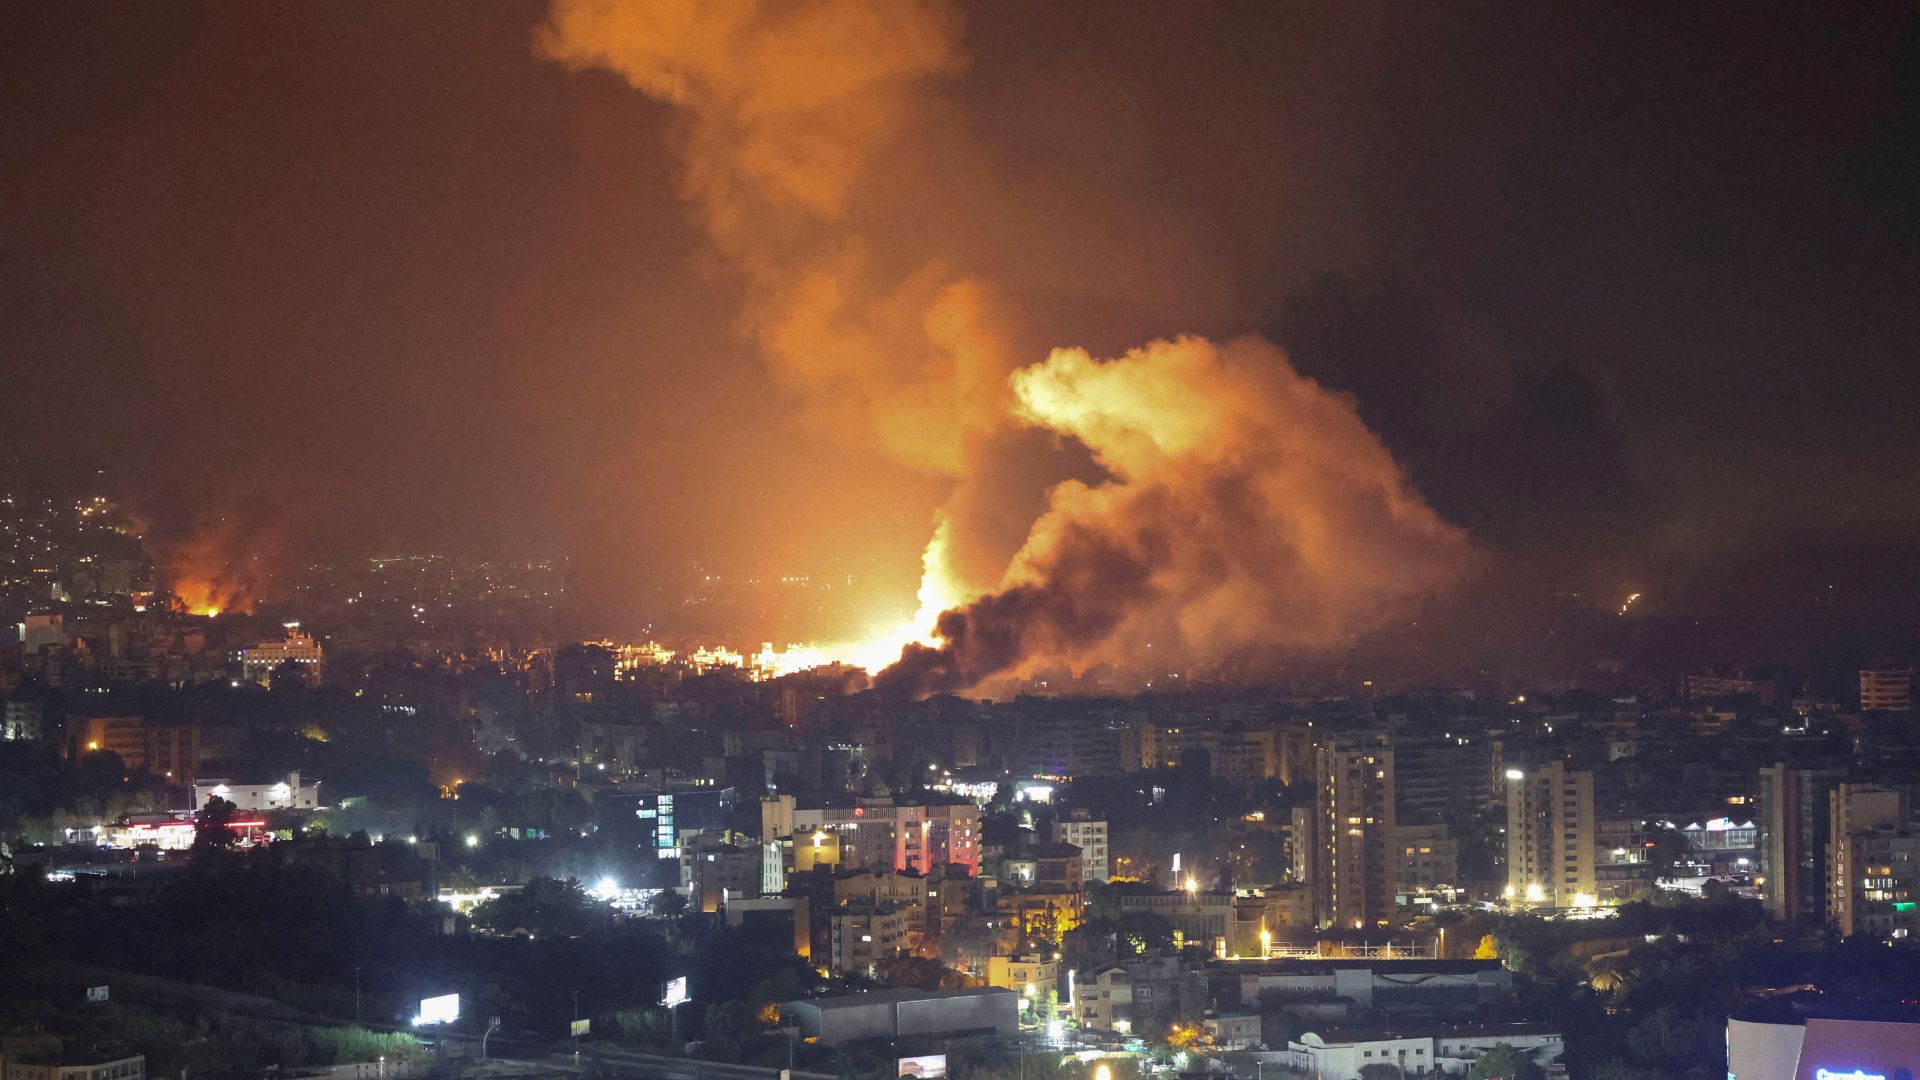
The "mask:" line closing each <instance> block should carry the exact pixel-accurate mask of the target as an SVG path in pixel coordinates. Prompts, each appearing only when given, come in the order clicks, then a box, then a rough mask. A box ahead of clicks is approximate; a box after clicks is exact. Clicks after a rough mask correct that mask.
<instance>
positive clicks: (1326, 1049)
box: [1287, 1024, 1566, 1080]
mask: <svg viewBox="0 0 1920 1080" xmlns="http://www.w3.org/2000/svg"><path fill="white" fill-rule="evenodd" d="M1496 1046H1510V1047H1512V1048H1513V1049H1515V1050H1518V1051H1520V1052H1521V1053H1522V1054H1524V1055H1526V1056H1527V1057H1528V1058H1529V1059H1530V1060H1531V1061H1533V1062H1534V1064H1536V1065H1540V1066H1543V1067H1544V1066H1546V1065H1548V1064H1551V1063H1553V1062H1554V1061H1556V1060H1558V1059H1559V1057H1560V1055H1561V1054H1563V1053H1565V1052H1566V1042H1565V1040H1564V1039H1563V1038H1562V1037H1561V1034H1560V1029H1559V1028H1557V1027H1554V1026H1552V1025H1550V1024H1507V1025H1504V1026H1494V1027H1484V1028H1425V1029H1421V1028H1412V1029H1407V1030H1404V1031H1390V1030H1381V1029H1374V1030H1367V1029H1349V1030H1343V1029H1334V1030H1327V1031H1318V1032H1315V1031H1309V1032H1307V1033H1305V1034H1303V1035H1301V1036H1300V1037H1299V1038H1298V1039H1294V1040H1290V1041H1289V1042H1288V1043H1287V1059H1288V1060H1287V1064H1288V1065H1289V1066H1290V1067H1292V1068H1294V1069H1298V1070H1300V1071H1302V1072H1305V1073H1307V1074H1308V1075H1310V1076H1313V1077H1315V1078H1316V1080H1360V1077H1361V1076H1362V1070H1364V1069H1366V1068H1367V1067H1368V1066H1370V1065H1386V1066H1392V1067H1395V1068H1397V1069H1399V1070H1400V1075H1404V1076H1421V1075H1425V1074H1427V1073H1434V1072H1439V1073H1446V1074H1449V1075H1455V1074H1464V1073H1466V1072H1467V1070H1469V1069H1471V1068H1472V1067H1473V1063H1474V1061H1475V1059H1477V1058H1479V1057H1480V1055H1482V1054H1484V1053H1486V1052H1487V1051H1489V1050H1491V1049H1493V1048H1494V1047H1496Z"/></svg>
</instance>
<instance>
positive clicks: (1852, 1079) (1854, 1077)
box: [1813, 1069, 1887, 1080]
mask: <svg viewBox="0 0 1920 1080" xmlns="http://www.w3.org/2000/svg"><path fill="white" fill-rule="evenodd" d="M1813 1080H1887V1078H1886V1076H1885V1075H1884V1074H1882V1073H1870V1072H1867V1071H1866V1070H1864V1069H1855V1070H1853V1071H1852V1072H1834V1071H1833V1070H1832V1069H1819V1070H1816V1071H1815V1072H1814V1074H1813Z"/></svg>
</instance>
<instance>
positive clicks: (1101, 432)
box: [539, 0, 1472, 692]
mask: <svg viewBox="0 0 1920 1080" xmlns="http://www.w3.org/2000/svg"><path fill="white" fill-rule="evenodd" d="M960 36H961V26H960V20H959V18H958V16H957V14H956V13H955V11H954V9H953V8H951V7H950V6H949V5H947V4H944V3H939V2H933V0H817V2H809V3H803V4H795V3H774V2H769V3H756V2H754V0H740V2H733V3H711V2H697V0H659V2H656V3H629V2H626V0H556V2H555V3H554V5H553V8H552V11H551V15H550V18H549V20H548V22H547V24H546V26H545V27H543V29H542V31H541V33H540V37H539V44H540V48H541V49H542V50H543V51H544V52H545V54H546V55H548V56H549V57H551V58H554V59H556V60H558V61H560V62H562V63H565V64H567V65H569V66H571V67H574V68H576V69H580V68H606V69H609V70H611V71H614V72H616V73H618V74H619V75H620V76H622V77H623V78H625V79H626V80H627V82H628V83H629V84H631V85H632V86H633V87H635V88H636V89H638V90H640V91H642V92H644V93H646V94H648V95H650V96H652V97H654V98H656V99H658V100H660V101H662V102H665V103H667V104H670V105H671V106H673V107H674V109H675V111H674V114H673V115H674V117H675V121H676V124H677V128H676V131H675V145H676V148H677V150H678V151H679V153H680V154H681V155H682V157H683V160H684V164H685V181H684V189H683V190H684V194H685V196H686V197H687V199H688V200H689V201H690V202H691V203H692V205H693V206H694V207H695V209H696V211H697V213H698V216H699V219H700V220H701V221H702V223H703V224H704V227H705V230H706V233H707V235H708V238H709V240H710V241H711V244H712V249H713V253H714V254H715V255H717V256H718V257H719V258H720V260H721V261H722V262H723V263H724V264H725V265H726V266H728V267H730V268H731V269H732V270H733V271H734V272H735V273H736V274H737V275H738V277H739V279H740V280H741V282H742V284H743V287H744V290H745V306H744V309H743V313H742V317H741V322H740V325H741V327H742V330H743V332H744V333H746V334H747V335H748V336H749V337H750V338H751V339H752V340H754V341H755V342H756V343H757V345H758V346H759V348H760V350H761V352H762V353H763V355H764V356H765V358H766V360H767V363H768V366H769V368H770V370H771V371H772V372H773V374H774V375H775V377H776V378H777V379H778V380H779V381H780V382H781V383H782V384H783V385H785V386H786V387H787V388H788V389H789V390H790V391H791V392H792V393H793V394H794V396H795V399H796V401H797V403H798V407H799V409H800V410H801V411H802V413H803V414H804V415H805V416H806V417H807V418H808V419H810V420H812V421H815V424H814V426H815V427H816V428H817V429H818V430H822V431H826V432H831V433H833V435H834V436H835V437H837V438H840V439H843V440H846V441H849V442H852V443H856V444H859V445H864V446H871V447H873V448H875V449H877V450H878V451H880V452H882V453H884V454H886V455H887V456H888V457H890V458H891V459H893V460H894V461H897V462H900V463H903V464H906V465H908V466H911V467H914V468H918V469H922V470H925V471H928V472H930V473H934V474H937V475H941V476H946V477H951V478H953V483H954V488H953V492H952V496H951V498H950V499H949V500H948V502H947V504H946V506H945V508H944V509H943V511H942V513H941V516H940V518H939V520H938V529H937V532H936V534H935V537H934V541H933V542H932V543H931V544H930V545H929V547H928V551H927V556H926V565H925V577H924V584H923V587H922V590H921V595H922V600H923V601H927V600H929V599H937V601H938V604H939V606H938V607H927V606H926V605H925V604H923V611H922V613H921V617H920V618H919V619H918V620H916V621H915V623H914V624H912V625H908V626H905V627H897V628H883V629H877V630H876V632H875V633H874V635H873V636H872V638H870V639H869V640H868V641H865V642H860V643H852V644H849V645H848V646H846V647H843V648H841V649H840V650H839V655H841V656H843V657H858V658H859V659H861V660H862V661H863V662H869V663H872V662H874V661H873V660H871V659H870V658H872V657H874V656H887V655H896V653H895V650H897V649H898V648H899V646H901V645H902V644H908V646H909V647H908V652H907V656H906V658H905V660H904V661H903V663H902V664H901V665H900V666H898V667H896V668H895V669H894V670H893V671H892V672H891V673H890V674H889V675H888V677H887V681H888V682H889V683H890V684H891V685H893V686H896V687H903V688H906V689H909V690H912V691H916V692H925V691H930V690H934V689H942V688H945V689H964V688H966V687H970V686H973V685H975V684H977V683H978V682H979V681H980V680H981V679H983V678H986V677H989V676H992V675H995V674H999V673H1003V672H1009V671H1019V670H1023V669H1025V668H1028V667H1031V666H1032V665H1035V664H1038V663H1043V662H1044V663H1069V664H1074V665H1084V664H1090V663H1094V662H1098V661H1112V660H1118V661H1126V662H1130V663H1138V662H1142V661H1145V660H1147V659H1148V658H1149V657H1153V658H1164V662H1166V663H1169V664H1177V663H1180V662H1182V660H1183V658H1191V657H1193V656H1196V655H1199V654H1205V653H1210V652H1214V651H1217V650H1221V649H1229V648H1235V647H1239V646H1246V645H1257V644H1265V645H1300V646H1328V645H1333V644H1336V643H1338V642H1339V641H1341V640H1342V639H1343V638H1345V637H1346V636H1347V635H1351V634H1354V633H1357V632H1359V631H1362V630H1365V629H1367V628H1369V627H1371V626H1374V625H1376V624H1377V623H1378V622H1379V621H1380V620H1382V619H1384V618H1387V617H1389V616H1390V615H1392V614H1393V613H1396V612H1398V611H1401V610H1403V609H1404V608H1405V607H1406V606H1407V605H1408V604H1410V603H1412V602H1413V601H1415V600H1416V599H1417V598H1419V597H1421V596H1423V595H1425V594H1427V593H1429V592H1432V591H1435V590H1437V589H1440V588H1443V587H1445V586H1446V585H1448V584H1451V583H1452V582H1454V581H1455V580H1457V579H1458V578H1459V577H1460V576H1461V575H1462V574H1463V573H1464V572H1465V571H1466V569H1467V568H1468V566H1469V564H1470V563H1471V561H1472V554H1471V548H1470V545H1469V543H1468V541H1467V539H1466V538H1465V536H1464V535H1463V534H1462V533H1460V532H1459V531H1458V530H1457V529H1454V528H1452V527H1451V526H1449V525H1447V524H1446V523H1445V522H1443V521H1441V520H1440V519H1439V518H1438V517H1437V516H1436V515H1435V514H1434V513H1433V512H1432V511H1431V510H1430V509H1428V508H1427V506H1426V505H1425V503H1423V502H1422V501H1421V499H1420V498H1419V496H1418V495H1417V494H1415V493H1414V492H1413V491H1412V490H1411V489H1410V488H1409V487H1408V486H1407V484H1406V482H1405V480H1404V478H1403V477H1402V474H1401V471H1400V469H1399V467H1398V466H1397V465H1396V464H1395V463H1394V461H1393V460H1392V458H1391V457H1390V456H1389V455H1388V453H1387V451H1386V450H1385V448H1384V447H1383V446H1382V445H1381V443H1380V442H1379V440H1378V439H1376V438H1375V437H1374V436H1373V435H1372V434H1371V433H1370V432H1369V431H1368V430H1367V429H1366V427H1365V425H1364V424H1362V423H1361V421H1360V419H1359V417H1358V414H1357V413H1356V412H1355V410H1354V408H1353V406H1352V403H1351V402H1349V401H1347V400H1346V399H1344V398H1341V397H1339V396H1337V395H1335V394H1332V393H1329V392H1327V391H1325V390H1323V389H1322V388H1320V387H1319V386H1318V385H1316V384H1314V383H1313V382H1311V381H1309V380H1307V379H1304V378H1302V377H1300V376H1299V375H1298V374H1297V373H1295V372H1294V371H1293V369H1292V367H1291V366H1290V364H1289V363H1288V362H1287V360H1286V358H1285V357H1284V356H1283V355H1282V354H1281V353H1280V352H1279V350H1277V349H1275V348H1274V347H1272V346H1270V345H1267V344H1265V343H1262V342H1258V341H1252V340H1246V341H1239V342H1235V343H1232V344H1230V345H1228V346H1225V347H1224V348H1223V347H1216V346H1214V345H1212V344H1210V343H1208V342H1206V341H1202V340H1198V339H1191V338H1189V339H1181V340H1179V341H1175V342H1157V343H1155V344H1153V345H1150V346H1148V347H1147V348H1145V349H1141V350H1137V351H1135V352H1133V353H1129V354H1128V355H1127V356H1125V357H1123V358H1121V359H1118V360H1113V361H1108V362H1105V363H1101V362H1096V361H1094V360H1093V359H1092V358H1091V357H1089V356H1088V355H1087V354H1086V353H1084V352H1080V351H1077V350H1060V351H1056V352H1054V353H1053V355H1052V356H1051V357H1050V358H1049V359H1048V360H1046V361H1045V362H1044V363H1042V364H1039V365H1036V366H1033V367H1031V368H1027V369H1025V370H1020V364H1021V361H1020V360H1019V359H1018V352H1017V350H1016V349H1015V348H1013V347H1012V346H1011V345H1010V344H1009V342H1010V341H1011V340H1012V338H1013V336H1014V335H1013V334H1011V333H1010V332H1009V329H1008V327H1009V326H1010V324H1011V320H1010V319H1009V317H1008V315H1007V313H1006V312H1005V311H1004V310H1003V307H1004V302H1003V300H1002V299H1001V298H998V297H996V295H995V290H994V288H993V287H992V286H991V284H990V283H988V282H986V281H983V280H980V279H979V278H978V277H976V276H973V275H970V274H969V273H967V272H966V271H965V269H964V268H959V267H957V266H956V265H955V259H954V257H953V255H952V253H951V252H948V251H945V250H942V249H941V248H940V246H939V245H938V244H937V243H934V244H929V245H926V247H925V249H916V248H915V247H914V242H915V240H916V239H918V238H917V237H905V238H902V237H899V236H895V235H878V234H876V233H874V232H872V231H870V230H871V226H870V225H869V224H868V223H867V221H866V219H865V218H863V217H862V215H861V214H859V213H858V212H857V211H858V209H859V207H860V206H861V203H862V199H863V196H868V195H873V194H875V192H874V190H873V188H874V187H875V186H882V185H880V181H879V180H878V179H877V177H876V172H877V169H876V166H877V165H878V163H879V162H880V161H881V160H882V159H883V158H885V157H886V156H887V155H889V154H891V153H894V152H901V151H904V150H906V149H909V148H912V147H913V145H914V144H913V141H912V140H913V138H914V135H915V133H916V131H917V130H919V129H918V126H917V125H919V124H920V122H921V121H922V120H923V119H925V118H926V117H927V116H928V115H929V112H928V110H929V109H930V108H931V106H930V98H929V95H930V94H931V93H932V87H933V86H934V85H936V84H937V81H938V80H939V79H940V78H942V77H943V76H949V75H951V74H953V73H955V72H957V71H958V70H960V69H961V68H962V66H963V65H964V60H965V58H964V56H963V54H962V50H961V48H960V44H959V43H960ZM884 194H886V195H888V196H890V197H892V198H896V199H897V198H899V197H900V194H901V193H900V192H898V191H894V190H888V191H886V192H885V193H884ZM1128 226H1129V223H1128V222H1126V221H1115V222H1113V223H1112V228H1113V229H1114V230H1117V231H1121V232H1124V231H1125V230H1126V229H1127V228H1128ZM903 252H904V254H903ZM1161 276H1162V277H1163V278H1166V279H1167V286H1166V287H1167V288H1168V289H1171V290H1175V291H1186V292H1192V291H1194V289H1193V288H1192V287H1191V286H1189V285H1188V284H1186V283H1184V282H1182V281H1178V280H1174V279H1175V278H1176V277H1177V275H1176V274H1172V273H1167V272H1163V274H1162V275H1161ZM1035 428H1037V429H1039V430H1041V431H1044V432H1046V433H1049V434H1050V435H1052V436H1054V437H1055V438H1057V439H1058V440H1061V441H1070V442H1076V443H1078V444H1080V445H1082V446H1084V447H1085V448H1086V450H1088V451H1090V452H1091V454H1092V456H1093V458H1094V460H1095V461H1096V462H1097V464H1098V466H1099V467H1100V468H1102V469H1104V470H1105V471H1106V473H1107V474H1108V476H1109V477H1110V479H1108V480H1106V481H1104V482H1096V483H1083V482H1078V481H1069V482H1066V483H1062V484H1059V485H1057V486H1055V487H1053V488H1052V490H1051V492H1050V495H1049V496H1048V500H1047V503H1046V505H1045V507H1044V511H1043V512H1041V513H1040V514H1039V516H1038V518H1037V520H1031V521H1030V522H1029V521H1028V520H1027V519H1026V517H1025V516H1023V517H1022V519H1021V520H1020V521H1018V522H1015V523H1014V524H1013V525H1012V527H1011V528H1008V527H1007V523H1006V522H1005V521H996V522H990V521H989V520H988V519H989V518H990V517H992V516H993V515H996V514H997V515H999V516H1000V517H1005V514H1004V512H1003V511H1004V507H1005V503H1004V501H1003V500H996V499H995V498H993V497H992V496H993V495H994V494H995V493H993V492H987V491H984V490H983V489H982V488H981V487H980V485H981V484H982V483H983V481H982V480H981V479H980V478H981V477H982V476H983V475H985V474H986V473H988V472H989V471H991V469H989V467H988V465H989V462H990V461H992V462H993V463H994V467H996V468H997V467H998V466H999V464H1000V462H999V460H998V457H1003V456H1004V455H1005V454H1006V453H1007V452H1008V448H1009V447H1020V446H1026V445H1030V444H1029V443H1024V442H1022V441H1021V439H1020V433H1021V432H1023V431H1028V430H1031V429H1035ZM996 455H997V456H998V457H997V456H996ZM990 508H991V509H990ZM990 533H997V534H998V535H999V536H1000V537H1002V538H1003V539H1002V541H1001V542H1000V543H999V544H998V545H996V544H995V543H991V542H984V541H983V540H982V539H981V538H982V537H985V536H987V535H988V534H990ZM1009 533H1010V534H1011V536H1012V537H1013V538H1015V541H1016V542H1017V538H1018V537H1020V536H1021V535H1024V536H1025V541H1024V544H1020V545H1019V546H1018V551H1017V554H1013V555H1012V557H1011V561H1010V562H1009V559H1008V553H1009V552H1010V551H1012V547H1011V546H1010V545H1008V544H1006V543H1005V541H1004V537H1005V536H1006V535H1007V534H1009ZM996 550H997V552H998V554H997V557H996V556H995V555H994V552H995V551H996ZM941 608H945V609H946V613H945V614H944V615H942V616H941V617H940V619H939V623H938V637H937V638H935V637H932V636H929V635H930V632H931V631H932V630H933V627H932V626H931V625H930V624H929V617H930V616H931V615H932V614H933V613H934V612H935V611H937V610H940V609H941ZM909 643H910V644H909ZM1150 646H1151V648H1152V650H1153V651H1152V652H1148V649H1149V647H1150ZM1156 662H1161V661H1160V660H1156Z"/></svg>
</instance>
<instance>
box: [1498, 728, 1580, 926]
mask: <svg viewBox="0 0 1920 1080" xmlns="http://www.w3.org/2000/svg"><path fill="white" fill-rule="evenodd" d="M1597 850H1598V832H1597V830H1596V828H1595V826H1594V813H1593V774H1592V773H1590V772H1586V771H1584V770H1570V769H1568V768H1567V767H1566V764H1565V763H1564V762H1560V761H1549V762H1546V763H1544V764H1541V765H1539V766H1536V767H1534V768H1533V769H1531V770H1528V769H1519V768H1513V769H1509V770H1507V888H1506V895H1507V899H1508V901H1509V902H1511V903H1514V904H1525V905H1529V906H1546V907H1562V908H1571V907H1587V906H1591V905H1593V904H1596V903H1598V902H1599V901H1598V895H1599V890H1598V887H1597V885H1596V879H1595V876H1594V855H1595V853H1596V852H1597Z"/></svg>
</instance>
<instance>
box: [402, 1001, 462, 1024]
mask: <svg viewBox="0 0 1920 1080" xmlns="http://www.w3.org/2000/svg"><path fill="white" fill-rule="evenodd" d="M458 1019H460V995H459V994H442V995H440V996H439V997H430V998H421V999H420V1009H419V1011H418V1012H417V1013H416V1014H415V1015H414V1017H413V1022H414V1023H416V1024H451V1023H453V1022H454V1021H455V1020H458Z"/></svg>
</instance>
